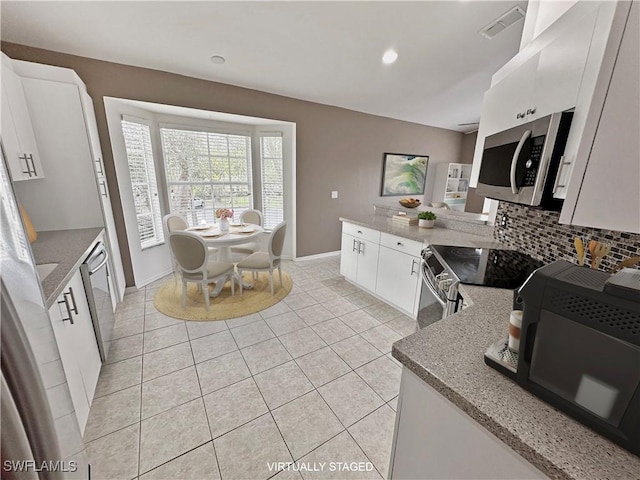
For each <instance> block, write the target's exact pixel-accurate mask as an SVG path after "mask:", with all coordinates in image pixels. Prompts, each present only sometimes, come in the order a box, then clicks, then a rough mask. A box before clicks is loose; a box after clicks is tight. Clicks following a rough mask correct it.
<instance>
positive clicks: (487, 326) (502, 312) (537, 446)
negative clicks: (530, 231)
mask: <svg viewBox="0 0 640 480" xmlns="http://www.w3.org/2000/svg"><path fill="white" fill-rule="evenodd" d="M464 290H465V292H466V293H467V294H468V295H469V296H470V298H471V300H472V301H473V305H472V306H470V307H469V308H467V309H465V310H463V311H462V312H459V313H457V314H455V315H453V316H451V317H448V318H446V319H444V320H442V321H440V322H436V323H434V324H433V325H430V326H428V327H426V328H424V329H422V330H420V331H418V332H417V333H415V334H413V335H410V336H409V337H406V338H404V339H402V340H400V341H398V342H396V343H395V344H394V346H393V351H392V354H393V356H394V357H395V358H396V359H397V360H399V361H400V362H401V363H402V364H403V366H404V368H403V377H402V385H401V388H400V397H399V401H398V416H397V419H396V429H397V431H396V435H395V438H394V452H395V455H394V454H393V453H392V459H391V469H392V471H393V472H394V474H393V475H392V476H393V478H411V472H412V471H413V470H411V469H412V468H416V467H418V464H419V468H421V469H422V470H421V471H422V472H423V476H422V477H421V478H460V477H461V475H462V474H463V472H462V471H461V470H460V468H471V469H474V470H475V472H476V473H474V478H480V477H479V476H478V473H480V472H482V473H484V474H485V477H483V478H514V476H518V474H517V473H516V472H515V471H514V470H506V471H500V470H499V469H500V467H501V466H502V465H499V464H497V462H496V460H495V459H492V458H491V457H489V456H480V455H479V454H480V451H479V450H478V451H476V453H475V455H473V452H468V451H466V450H465V449H466V448H472V449H473V448H475V447H478V446H477V445H474V443H473V440H472V439H471V438H470V437H469V436H463V435H459V431H456V432H458V433H456V434H455V435H453V434H452V435H451V436H449V437H437V438H431V439H429V438H428V437H430V435H436V436H437V433H436V432H435V430H434V426H435V425H437V424H438V423H439V426H440V427H441V428H447V425H446V421H447V420H449V417H446V418H445V417H443V416H440V418H439V419H437V421H435V420H434V419H433V418H431V419H427V418H426V417H428V413H425V412H428V411H429V406H428V405H426V404H425V403H424V402H422V403H421V404H420V408H421V410H422V413H423V414H424V416H422V417H420V416H416V412H415V411H414V410H413V408H412V403H415V398H414V399H411V398H410V396H411V395H412V394H415V388H416V387H417V388H418V389H424V391H423V392H421V393H420V395H421V394H422V393H425V394H426V395H428V396H429V398H430V399H431V400H433V401H435V402H436V403H437V402H446V403H447V407H449V410H450V411H451V412H450V413H452V415H454V414H455V415H456V416H457V417H458V419H457V420H458V421H460V420H462V421H465V422H466V423H467V424H468V425H469V426H470V428H471V429H473V430H476V433H477V431H478V430H484V432H482V433H484V434H485V435H484V437H485V438H484V439H483V441H484V442H485V444H486V442H488V439H491V440H492V441H494V442H496V443H498V444H502V445H501V446H502V447H505V446H508V447H509V448H505V449H504V455H511V456H513V452H516V453H517V454H518V455H520V456H521V457H523V458H524V459H526V460H527V461H528V462H529V463H530V464H531V465H528V466H527V467H529V468H530V467H531V466H533V467H535V469H537V470H539V471H540V472H542V473H544V475H546V476H547V477H549V478H553V479H574V480H578V479H580V480H583V479H594V480H595V479H603V478H611V479H614V478H615V479H632V478H638V472H640V459H639V458H638V457H636V456H634V455H632V454H631V453H629V452H627V451H626V450H625V449H623V448H621V447H619V446H618V445H616V444H614V443H612V442H610V441H609V440H607V439H606V438H604V437H602V436H600V435H599V434H597V433H595V432H594V431H592V430H591V429H589V428H587V427H585V426H583V425H582V424H580V423H578V422H576V421H575V420H573V419H571V418H569V417H568V416H566V415H565V414H563V413H561V412H559V411H558V410H556V409H555V408H553V407H552V406H550V405H548V404H547V403H545V402H543V401H542V400H540V399H538V398H537V397H535V396H533V395H531V394H530V393H529V392H527V391H525V390H524V389H522V388H520V387H519V386H518V385H517V384H516V383H515V382H514V381H512V380H509V379H508V378H507V377H505V376H503V375H501V374H500V373H498V372H496V371H495V370H493V369H492V368H489V367H488V366H487V365H485V364H484V362H483V354H484V352H485V351H486V350H487V348H488V347H489V345H491V343H493V342H495V341H496V339H499V338H501V337H504V336H505V334H506V331H507V326H508V323H509V312H510V310H511V303H512V292H511V291H509V290H502V289H494V288H486V287H473V286H465V287H464ZM421 400H422V399H421ZM453 411H455V413H453ZM461 417H463V418H461ZM425 420H428V421H430V422H432V423H431V424H430V425H429V428H426V427H425V424H424V423H420V422H421V421H425ZM405 429H406V430H405ZM411 429H414V430H420V432H421V434H422V435H424V436H425V438H422V439H421V440H420V443H415V444H413V446H412V444H411V443H407V441H406V440H407V439H408V437H406V436H405V435H406V434H407V433H408V430H411ZM485 429H486V430H485ZM430 432H431V433H430ZM491 437H492V438H491ZM447 439H448V440H447ZM412 440H413V441H414V442H415V440H416V438H415V437H413V438H412ZM432 445H440V448H439V449H432V450H429V447H430V446H432ZM447 450H448V451H449V452H450V453H449V454H447V455H443V453H445V452H446V451H447ZM417 453H419V456H418V457H416V456H415V455H416V454H417ZM438 455H440V456H438ZM434 456H435V460H434ZM461 458H466V459H467V461H466V462H464V465H462V464H461V463H460V459H461ZM520 460H521V459H520ZM426 465H430V466H431V467H433V468H437V470H432V471H431V472H427V471H425V466H426ZM530 471H532V472H533V471H534V470H530ZM540 472H538V473H540ZM531 478H536V477H535V476H532V477H531ZM537 478H544V476H542V477H537Z"/></svg>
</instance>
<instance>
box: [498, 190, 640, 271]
mask: <svg viewBox="0 0 640 480" xmlns="http://www.w3.org/2000/svg"><path fill="white" fill-rule="evenodd" d="M504 214H506V215H507V226H506V227H502V226H501V225H500V220H501V218H502V216H503V215H504ZM559 217H560V214H559V213H558V212H548V211H543V210H538V209H535V208H529V207H526V206H523V205H514V204H510V203H505V202H500V206H499V207H498V214H497V216H496V225H495V228H494V230H493V237H494V238H495V239H496V240H498V241H499V242H501V243H502V244H503V245H506V246H508V247H510V248H514V249H516V250H519V251H521V252H523V253H527V254H529V255H531V256H532V257H534V258H537V259H538V260H542V261H544V262H552V261H554V260H559V259H564V260H568V261H570V262H573V263H577V256H576V254H575V248H574V246H573V239H574V237H576V236H578V237H581V238H582V240H583V241H584V242H585V249H586V244H587V243H588V242H589V240H598V241H601V242H606V243H610V244H611V253H610V254H609V255H608V256H606V257H605V258H604V259H603V260H602V263H601V265H600V270H603V271H606V272H610V271H611V269H612V268H613V267H615V266H616V265H617V264H618V263H619V262H621V261H622V260H624V259H626V258H628V257H635V256H640V235H638V234H635V233H625V232H615V231H612V230H600V229H597V228H588V227H577V226H573V225H562V224H560V223H558V220H559ZM590 259H591V257H590V255H589V253H588V252H587V253H586V255H585V263H588V262H590V261H591V260H590Z"/></svg>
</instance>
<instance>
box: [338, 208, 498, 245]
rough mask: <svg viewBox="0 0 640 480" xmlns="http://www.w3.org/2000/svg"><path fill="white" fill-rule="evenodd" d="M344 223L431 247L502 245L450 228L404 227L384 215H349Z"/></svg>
mask: <svg viewBox="0 0 640 480" xmlns="http://www.w3.org/2000/svg"><path fill="white" fill-rule="evenodd" d="M340 220H341V221H343V222H349V223H353V224H355V225H360V226H362V227H369V228H373V229H374V230H380V231H381V232H386V233H391V234H392V235H398V236H399V237H404V238H409V239H411V240H416V241H418V242H424V243H427V244H429V245H451V246H455V247H478V248H485V247H486V248H499V247H501V244H500V243H499V242H497V241H495V240H494V239H493V238H491V237H485V236H481V235H475V234H472V233H467V232H461V231H458V230H453V229H450V228H439V227H434V228H420V227H418V226H417V225H416V226H411V227H410V226H404V225H400V224H398V223H396V222H394V221H393V220H392V219H391V217H386V216H383V215H373V214H372V215H349V216H348V217H340Z"/></svg>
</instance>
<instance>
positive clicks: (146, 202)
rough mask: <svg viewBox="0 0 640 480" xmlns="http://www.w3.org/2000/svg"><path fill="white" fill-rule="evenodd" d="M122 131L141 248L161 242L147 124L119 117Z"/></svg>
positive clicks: (156, 191)
mask: <svg viewBox="0 0 640 480" xmlns="http://www.w3.org/2000/svg"><path fill="white" fill-rule="evenodd" d="M122 134H123V136H124V143H125V147H126V151H127V162H128V164H129V177H130V178H131V189H132V191H133V203H134V206H135V212H136V221H137V224H138V237H139V240H140V247H141V248H142V249H145V248H150V247H153V246H155V245H159V244H161V243H163V242H164V232H163V230H162V213H161V210H160V201H159V198H158V182H157V178H156V170H155V165H154V160H153V150H152V148H151V128H150V127H149V125H146V124H144V123H139V122H136V121H132V120H129V119H124V118H123V119H122Z"/></svg>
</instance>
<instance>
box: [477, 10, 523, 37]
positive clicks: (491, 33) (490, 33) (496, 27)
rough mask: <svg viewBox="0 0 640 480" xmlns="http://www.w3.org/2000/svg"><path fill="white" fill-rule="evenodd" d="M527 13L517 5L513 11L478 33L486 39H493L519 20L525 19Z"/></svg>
mask: <svg viewBox="0 0 640 480" xmlns="http://www.w3.org/2000/svg"><path fill="white" fill-rule="evenodd" d="M524 14H525V11H524V10H523V9H522V8H520V7H518V6H517V5H516V6H515V7H513V8H512V9H511V10H509V11H508V12H506V13H505V14H504V15H502V16H501V17H500V18H497V19H495V20H494V21H493V22H491V23H490V24H489V25H487V26H486V27H484V28H483V29H482V30H480V31H479V32H478V33H479V34H480V35H482V36H483V37H486V38H489V39H491V38H493V37H495V36H496V35H497V34H499V33H500V32H502V31H503V30H506V29H507V28H508V27H510V26H511V25H513V24H514V23H516V22H517V21H518V20H520V19H522V18H524Z"/></svg>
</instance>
